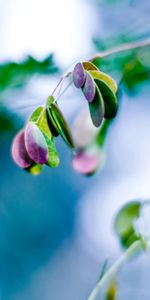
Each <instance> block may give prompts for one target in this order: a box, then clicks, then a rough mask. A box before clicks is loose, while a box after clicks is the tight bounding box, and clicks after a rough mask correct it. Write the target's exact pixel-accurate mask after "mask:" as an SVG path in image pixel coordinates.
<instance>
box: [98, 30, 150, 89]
mask: <svg viewBox="0 0 150 300" xmlns="http://www.w3.org/2000/svg"><path fill="white" fill-rule="evenodd" d="M130 41H132V42H133V41H134V39H133V38H129V37H126V36H119V37H117V38H113V39H112V38H108V39H106V40H99V39H95V40H94V44H95V46H96V48H97V50H98V51H105V50H108V49H111V48H113V47H117V45H119V46H120V45H123V44H125V43H127V42H130ZM94 63H95V64H96V65H97V67H98V68H100V69H102V70H103V71H104V72H106V73H110V74H114V75H115V76H117V78H118V79H119V81H120V83H121V85H122V86H124V87H125V88H127V90H128V91H129V92H130V93H131V94H132V93H135V92H136V91H137V87H139V86H140V85H141V84H143V83H146V82H147V81H148V80H149V79H150V51H149V47H145V48H143V49H131V50H128V51H125V52H120V53H119V52H118V53H117V54H113V55H111V56H108V57H104V58H101V59H95V60H94Z"/></svg>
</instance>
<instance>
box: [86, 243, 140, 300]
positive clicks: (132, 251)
mask: <svg viewBox="0 0 150 300" xmlns="http://www.w3.org/2000/svg"><path fill="white" fill-rule="evenodd" d="M142 249H143V243H142V241H141V240H137V241H135V242H134V243H133V244H132V245H131V246H130V247H129V248H128V249H127V250H126V251H125V252H124V253H123V254H122V255H121V256H120V257H119V259H118V260H117V261H116V262H115V263H114V264H113V265H112V267H110V269H109V270H108V271H107V272H106V273H105V275H104V276H103V277H102V278H101V280H99V281H98V283H97V285H96V286H95V288H94V289H93V291H92V292H91V294H90V296H89V297H88V300H96V298H97V296H98V294H99V292H100V289H101V288H102V287H103V286H104V284H105V283H107V282H108V281H110V280H111V279H112V278H113V277H114V275H115V274H116V273H117V271H118V270H119V268H120V267H121V266H122V265H123V263H124V262H126V261H127V260H128V259H129V258H131V257H132V256H133V255H134V254H137V253H138V252H139V251H140V250H142Z"/></svg>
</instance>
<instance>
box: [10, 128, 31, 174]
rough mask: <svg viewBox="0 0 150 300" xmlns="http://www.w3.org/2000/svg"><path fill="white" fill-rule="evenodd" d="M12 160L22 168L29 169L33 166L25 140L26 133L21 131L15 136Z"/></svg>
mask: <svg viewBox="0 0 150 300" xmlns="http://www.w3.org/2000/svg"><path fill="white" fill-rule="evenodd" d="M11 153H12V158H13V160H14V161H15V163H16V164H17V165H18V166H19V167H21V168H24V169H25V168H28V167H30V166H31V164H32V159H31V158H30V157H29V155H28V153H27V150H26V147H25V140H24V131H23V130H21V131H20V132H18V134H17V135H16V136H15V138H14V140H13V144H12V150H11Z"/></svg>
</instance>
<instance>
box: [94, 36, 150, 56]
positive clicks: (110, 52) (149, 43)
mask: <svg viewBox="0 0 150 300" xmlns="http://www.w3.org/2000/svg"><path fill="white" fill-rule="evenodd" d="M148 46H150V38H148V39H146V40H143V41H137V42H130V43H126V44H123V45H120V46H118V47H115V48H112V49H110V50H105V51H102V52H98V53H97V54H96V55H95V56H93V57H92V58H91V59H90V61H92V60H94V59H96V58H104V57H107V56H110V55H113V54H116V53H120V52H124V51H128V50H133V49H140V48H143V47H148Z"/></svg>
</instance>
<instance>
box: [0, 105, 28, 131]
mask: <svg viewBox="0 0 150 300" xmlns="http://www.w3.org/2000/svg"><path fill="white" fill-rule="evenodd" d="M22 125H23V121H22V119H21V118H19V116H18V115H16V114H15V113H13V112H11V111H9V110H8V109H7V108H6V107H5V106H4V105H2V104H1V105H0V133H1V134H2V133H5V132H16V131H17V130H18V129H20V128H21V127H22Z"/></svg>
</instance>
